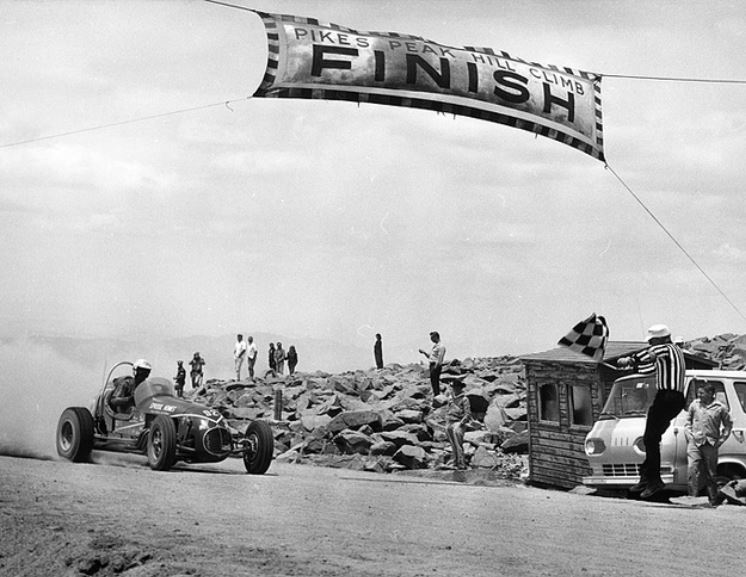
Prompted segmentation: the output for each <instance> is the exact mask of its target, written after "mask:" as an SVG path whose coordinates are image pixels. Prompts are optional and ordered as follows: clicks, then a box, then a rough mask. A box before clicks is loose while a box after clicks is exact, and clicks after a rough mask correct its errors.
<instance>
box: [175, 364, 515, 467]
mask: <svg viewBox="0 0 746 577" xmlns="http://www.w3.org/2000/svg"><path fill="white" fill-rule="evenodd" d="M441 380H442V383H443V384H444V385H445V386H444V387H443V388H444V389H447V388H448V387H447V385H448V383H450V382H453V381H454V380H458V381H461V382H463V383H464V385H465V390H466V394H467V396H468V397H469V399H470V401H471V404H472V407H473V411H474V416H475V417H476V420H475V422H474V426H473V427H471V428H472V430H470V431H469V432H467V433H466V442H465V452H466V455H467V462H468V463H469V467H470V468H472V469H482V470H488V471H490V472H491V473H492V474H497V475H499V476H501V477H506V478H512V477H519V476H520V475H521V474H522V473H523V472H524V471H525V459H524V457H523V456H522V455H521V453H525V452H526V450H527V432H526V385H525V382H524V374H523V365H522V364H521V362H520V361H519V360H518V359H516V358H514V357H500V358H489V359H465V360H463V361H458V360H454V361H452V362H451V363H450V364H449V365H447V366H446V367H444V370H443V374H442V378H441ZM187 394H188V395H189V396H192V397H193V400H195V401H198V402H204V403H205V404H206V405H208V406H210V407H214V408H217V409H218V410H220V411H221V412H222V413H223V415H225V417H226V418H228V419H229V421H231V423H232V424H233V425H234V426H235V427H236V428H238V429H243V428H245V427H246V420H248V419H266V420H269V421H270V422H271V423H272V427H273V430H274V433H275V455H276V459H278V460H282V461H291V462H299V463H304V462H310V463H319V464H324V465H327V466H337V467H347V468H354V469H360V470H368V471H378V472H391V471H398V470H405V469H409V470H411V469H453V468H454V467H453V466H452V458H451V451H450V444H449V443H448V440H447V438H446V435H445V425H446V423H445V406H444V403H445V401H446V398H445V396H444V395H440V396H439V397H438V398H436V399H435V400H433V399H432V394H431V389H430V380H429V377H428V368H427V367H426V366H424V365H418V364H413V365H406V366H402V365H396V364H390V365H387V366H386V367H385V368H384V369H382V370H380V371H376V370H370V371H354V372H346V373H341V374H328V373H322V372H316V373H299V374H296V375H293V376H288V375H285V376H284V377H277V376H273V375H269V376H267V377H260V378H255V379H253V380H252V379H246V380H242V381H238V382H236V381H219V380H209V381H208V382H207V383H206V385H205V388H204V390H201V391H197V392H195V393H192V392H189V393H187ZM279 394H281V395H282V410H281V414H280V415H279V416H280V419H274V416H275V415H274V402H275V398H276V397H277V396H278V395H279Z"/></svg>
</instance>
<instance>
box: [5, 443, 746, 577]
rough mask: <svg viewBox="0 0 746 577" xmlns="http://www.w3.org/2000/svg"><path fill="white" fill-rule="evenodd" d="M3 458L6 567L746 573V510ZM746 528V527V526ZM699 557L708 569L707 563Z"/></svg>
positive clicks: (323, 474) (129, 463)
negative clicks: (745, 561)
mask: <svg viewBox="0 0 746 577" xmlns="http://www.w3.org/2000/svg"><path fill="white" fill-rule="evenodd" d="M94 455H95V459H96V461H97V463H96V464H71V463H68V462H64V461H41V460H33V459H18V458H12V457H0V575H2V576H8V577H19V576H28V577H31V576H34V577H36V576H47V575H48V576H59V575H63V576H68V577H71V576H73V575H84V574H87V575H96V576H97V577H104V576H107V577H108V576H110V575H115V574H119V575H125V576H127V577H154V576H156V575H157V576H159V577H161V576H174V575H198V576H202V577H212V576H215V577H218V576H220V577H224V576H232V575H262V576H264V575H303V576H317V575H345V576H346V577H355V576H368V575H369V576H376V577H379V576H383V575H402V576H418V575H421V576H425V575H427V576H432V575H447V576H450V575H454V576H455V575H459V576H461V575H465V574H466V575H470V576H481V575H484V576H490V577H494V576H501V575H505V576H524V575H532V576H533V575H547V576H550V575H551V576H553V577H563V576H568V575H582V576H584V577H590V576H596V575H598V576H600V575H604V576H607V575H620V576H621V575H624V576H629V575H645V576H648V575H650V576H665V575H671V576H673V575H676V576H677V577H681V576H687V575H695V574H696V575H697V576H699V577H705V576H708V575H713V576H715V575H717V576H718V577H721V576H722V575H728V574H730V575H737V574H740V573H742V567H743V565H742V559H741V554H740V553H739V551H740V549H741V545H740V543H741V539H740V538H739V539H733V538H732V537H731V535H734V534H735V533H736V532H738V533H740V531H737V530H738V529H739V528H740V527H741V526H742V525H743V524H744V520H746V517H745V515H746V511H744V509H743V508H740V507H736V506H732V505H728V506H721V507H720V508H718V509H689V508H680V507H674V506H666V505H656V504H645V503H642V502H635V501H624V500H617V499H608V498H601V497H588V496H581V495H574V494H568V493H562V492H556V491H547V490H542V489H537V488H530V487H524V486H520V485H516V484H510V485H508V486H505V487H480V486H469V485H460V484H454V483H444V482H437V481H430V480H424V479H417V478H412V477H407V478H399V477H395V476H383V475H376V474H365V473H357V472H351V471H347V470H338V469H325V468H320V467H310V466H301V465H281V464H278V463H273V465H272V467H271V468H270V470H269V473H268V474H267V475H265V476H249V475H246V474H245V473H243V471H242V467H243V465H242V463H240V462H239V461H228V462H224V463H220V464H217V465H211V466H202V467H190V468H181V469H179V470H174V471H171V472H168V473H158V472H154V471H151V470H150V469H148V468H147V466H146V465H145V462H144V460H143V459H141V458H140V457H134V456H113V455H106V454H104V455H102V454H94ZM734 530H736V531H734ZM695 564H696V571H695V570H694V565H695Z"/></svg>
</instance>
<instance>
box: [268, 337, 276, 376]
mask: <svg viewBox="0 0 746 577" xmlns="http://www.w3.org/2000/svg"><path fill="white" fill-rule="evenodd" d="M269 370H270V371H272V372H276V370H277V361H276V360H275V343H269Z"/></svg>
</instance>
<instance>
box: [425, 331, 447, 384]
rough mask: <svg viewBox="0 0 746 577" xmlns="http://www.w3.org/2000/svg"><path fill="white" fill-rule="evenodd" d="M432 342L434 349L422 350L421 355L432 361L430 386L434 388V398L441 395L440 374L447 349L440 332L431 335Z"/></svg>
mask: <svg viewBox="0 0 746 577" xmlns="http://www.w3.org/2000/svg"><path fill="white" fill-rule="evenodd" d="M430 340H431V341H432V343H433V348H432V349H431V350H430V352H427V351H425V350H423V349H420V353H422V354H423V355H425V356H426V357H427V359H428V361H430V386H431V387H432V388H433V398H435V397H437V396H438V395H439V394H440V372H441V371H442V370H443V359H444V358H445V356H446V347H445V345H444V344H443V343H441V342H440V335H439V334H438V331H433V332H431V333H430Z"/></svg>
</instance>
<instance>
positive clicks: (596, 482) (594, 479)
mask: <svg viewBox="0 0 746 577" xmlns="http://www.w3.org/2000/svg"><path fill="white" fill-rule="evenodd" d="M639 480H640V477H639V476H637V475H635V476H634V477H632V476H611V475H589V476H587V477H583V485H588V486H590V487H619V488H627V487H631V486H632V485H634V484H636V483H637V482H638V481H639ZM661 480H662V481H663V483H664V484H666V485H670V484H672V483H673V473H669V474H662V475H661Z"/></svg>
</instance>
